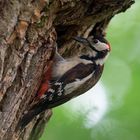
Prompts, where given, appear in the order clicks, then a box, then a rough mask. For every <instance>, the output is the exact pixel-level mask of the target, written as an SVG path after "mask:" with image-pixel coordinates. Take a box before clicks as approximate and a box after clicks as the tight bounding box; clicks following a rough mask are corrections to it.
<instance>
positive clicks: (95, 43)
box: [74, 35, 111, 65]
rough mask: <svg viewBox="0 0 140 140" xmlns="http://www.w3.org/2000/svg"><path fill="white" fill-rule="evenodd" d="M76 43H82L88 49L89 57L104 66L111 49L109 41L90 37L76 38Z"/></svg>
mask: <svg viewBox="0 0 140 140" xmlns="http://www.w3.org/2000/svg"><path fill="white" fill-rule="evenodd" d="M74 39H75V40H76V41H78V42H80V43H82V44H83V45H84V46H85V47H87V49H88V56H89V57H92V58H93V60H94V61H95V62H96V63H97V64H100V65H102V64H103V63H104V61H105V60H106V58H107V56H108V54H109V52H110V51H111V47H110V45H109V43H108V41H107V40H106V39H105V38H103V37H102V36H97V35H96V36H89V37H88V38H83V37H75V38H74Z"/></svg>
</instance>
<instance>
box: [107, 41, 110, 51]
mask: <svg viewBox="0 0 140 140" xmlns="http://www.w3.org/2000/svg"><path fill="white" fill-rule="evenodd" d="M107 45H108V50H109V51H111V45H110V43H107Z"/></svg>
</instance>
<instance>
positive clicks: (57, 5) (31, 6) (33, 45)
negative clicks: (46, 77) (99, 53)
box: [0, 0, 134, 140]
mask: <svg viewBox="0 0 140 140" xmlns="http://www.w3.org/2000/svg"><path fill="white" fill-rule="evenodd" d="M133 3H134V1H133V0H116V1H114V0H23V1H19V0H0V11H1V12H0V140H38V139H39V136H40V135H41V134H42V132H43V129H44V127H45V125H44V124H45V123H46V122H48V120H49V118H50V117H51V114H52V112H51V110H47V111H46V112H45V113H42V114H41V115H40V116H39V117H38V118H36V119H34V120H33V121H32V122H31V123H30V125H28V127H27V128H26V129H25V130H24V131H22V132H19V131H18V132H17V131H15V128H16V126H17V124H18V121H19V119H20V118H21V117H22V116H23V113H24V112H25V111H26V110H27V109H28V108H29V106H30V103H31V101H32V100H33V98H34V96H35V94H36V92H37V90H38V88H39V85H40V84H41V80H42V77H43V74H44V72H45V71H46V70H47V66H48V65H49V64H50V62H51V60H52V59H51V58H52V55H53V52H54V51H55V47H56V45H55V44H56V41H57V44H58V49H59V52H60V53H61V54H62V55H63V56H64V57H69V56H72V55H77V54H78V53H80V52H81V51H82V47H78V45H77V44H75V43H74V41H73V40H72V37H74V36H77V35H79V36H84V37H87V36H88V35H89V34H94V33H96V34H98V33H99V34H100V33H102V34H104V35H105V29H106V27H107V25H108V23H109V22H110V19H111V18H112V17H113V16H114V15H115V14H117V13H119V12H124V11H125V10H126V9H127V8H129V7H130V6H131V5H132V4H133Z"/></svg>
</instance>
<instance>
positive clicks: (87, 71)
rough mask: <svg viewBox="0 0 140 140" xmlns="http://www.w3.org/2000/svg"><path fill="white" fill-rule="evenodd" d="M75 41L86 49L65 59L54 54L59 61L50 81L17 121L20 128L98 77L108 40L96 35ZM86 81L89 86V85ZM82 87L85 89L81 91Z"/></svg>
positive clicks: (107, 50) (101, 69)
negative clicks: (33, 103)
mask: <svg viewBox="0 0 140 140" xmlns="http://www.w3.org/2000/svg"><path fill="white" fill-rule="evenodd" d="M74 40H75V41H77V42H79V43H81V44H82V45H83V46H84V47H86V50H87V52H86V53H84V54H81V55H79V56H75V57H72V58H68V59H63V58H61V56H60V55H59V54H57V53H56V55H55V57H56V58H57V59H58V58H59V61H56V62H55V63H54V66H53V68H52V79H53V82H52V84H51V86H50V88H49V89H47V91H46V92H45V94H43V95H42V96H41V97H40V99H39V101H38V102H37V103H36V104H35V105H33V106H32V107H31V108H30V109H29V110H28V111H27V113H26V114H25V115H24V116H23V118H22V119H21V120H20V122H19V124H20V127H21V128H22V129H23V128H24V127H25V126H26V125H27V124H28V123H29V122H30V121H31V120H32V119H33V118H34V117H35V116H37V115H38V114H40V113H41V112H43V111H45V110H46V109H50V108H54V107H56V106H58V105H61V104H63V103H65V102H67V101H69V100H70V99H72V98H74V97H76V96H78V95H81V94H83V93H84V92H86V91H87V90H88V89H90V88H91V87H93V86H94V85H95V84H96V83H97V82H98V80H99V79H100V77H101V75H102V72H103V68H104V63H105V60H106V59H107V57H108V55H109V53H110V51H111V47H110V45H109V43H108V41H107V40H106V39H105V38H104V37H103V36H97V35H94V36H89V37H88V38H83V37H74ZM89 82H90V85H91V86H89V87H88V83H89ZM91 82H92V83H91ZM86 85H87V87H88V88H86ZM82 87H83V88H84V90H80V89H81V88H82Z"/></svg>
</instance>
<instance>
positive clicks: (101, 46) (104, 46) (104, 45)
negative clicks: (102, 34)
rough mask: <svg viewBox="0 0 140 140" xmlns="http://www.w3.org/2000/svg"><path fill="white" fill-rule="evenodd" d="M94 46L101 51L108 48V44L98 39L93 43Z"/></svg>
mask: <svg viewBox="0 0 140 140" xmlns="http://www.w3.org/2000/svg"><path fill="white" fill-rule="evenodd" d="M94 47H95V48H96V50H98V51H103V50H108V49H109V46H108V44H105V43H103V42H100V41H99V42H98V43H97V44H95V45H94Z"/></svg>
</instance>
